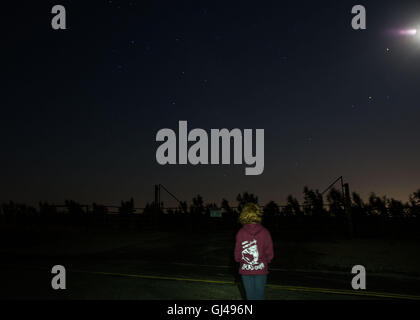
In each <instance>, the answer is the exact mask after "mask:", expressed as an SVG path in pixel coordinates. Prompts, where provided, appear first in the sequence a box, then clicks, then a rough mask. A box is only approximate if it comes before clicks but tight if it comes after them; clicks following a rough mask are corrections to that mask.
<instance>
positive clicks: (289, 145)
mask: <svg viewBox="0 0 420 320" xmlns="http://www.w3.org/2000/svg"><path fill="white" fill-rule="evenodd" d="M55 4H61V5H64V6H65V8H66V10H67V30H53V29H52V28H51V19H52V17H53V14H51V8H52V6H53V5H55ZM356 4H363V5H365V7H366V10H367V30H362V31H355V30H353V29H352V28H351V19H352V17H353V15H352V14H351V8H352V7H353V5H356ZM2 11H3V17H2V22H1V23H2V50H1V51H2V53H1V54H2V57H3V59H2V62H3V63H2V71H1V75H2V84H3V85H2V90H1V93H2V94H1V100H0V106H1V107H0V108H1V109H0V110H1V111H0V112H1V113H0V114H1V125H0V133H1V135H0V142H1V157H0V181H1V183H0V202H5V201H9V200H13V201H17V202H21V203H28V204H37V203H38V201H40V200H42V201H49V202H53V203H57V204H58V203H63V202H64V200H65V199H73V200H76V201H79V202H81V203H88V204H90V203H92V202H97V203H102V204H107V205H112V204H119V202H120V201H121V200H128V199H129V198H130V197H133V198H134V200H135V205H136V206H137V207H141V206H144V204H145V203H146V202H150V201H152V200H153V185H154V184H157V183H161V184H163V185H165V186H166V187H167V188H168V189H169V190H171V191H172V192H173V193H174V194H175V195H177V196H178V197H179V198H180V199H182V200H187V201H190V200H191V199H192V197H193V196H194V195H196V194H197V193H199V194H201V195H202V196H203V198H204V201H205V202H210V201H212V202H213V201H214V202H217V203H220V200H221V199H222V198H227V199H228V200H230V201H231V202H233V201H234V199H235V197H236V195H237V194H238V193H239V192H243V191H249V192H253V193H255V194H256V195H258V196H259V199H260V202H261V203H262V204H264V203H266V202H267V201H269V200H275V201H276V202H278V203H279V204H284V203H285V200H286V197H287V195H289V194H293V195H295V196H297V197H298V199H300V198H301V194H302V190H303V187H304V186H305V185H307V186H309V187H310V188H313V189H320V191H322V190H323V189H324V188H325V187H327V186H328V185H329V183H330V182H332V181H333V180H334V179H335V178H337V177H338V176H341V175H342V176H344V179H345V180H346V181H347V182H349V184H350V188H351V191H358V192H359V193H360V194H361V195H362V196H363V197H364V198H365V199H366V197H367V196H368V195H369V193H370V192H371V191H374V192H376V193H377V194H379V195H385V194H386V195H387V196H388V197H394V198H396V199H399V200H404V201H406V200H407V199H408V195H409V194H410V193H411V192H413V191H415V190H417V189H418V188H420V170H419V163H420V148H419V141H420V128H419V119H420V108H419V106H420V104H419V101H420V32H419V33H418V34H417V35H415V36H399V35H397V34H395V32H391V30H397V29H401V28H418V29H419V30H420V2H419V1H385V0H381V1H371V0H369V1H363V2H362V3H359V2H358V1H354V0H353V1H342V0H341V1H336V0H334V1H333V0H330V1H326V0H322V1H309V0H308V1H278V0H277V1H252V2H251V1H249V2H246V1H238V2H234V1H223V2H217V1H143V2H141V1H134V0H133V1H115V0H112V1H105V0H104V1H61V0H60V1H42V2H39V1H31V2H29V1H27V2H19V3H16V4H14V5H11V4H9V5H7V6H6V5H5V6H4V7H3V9H2ZM179 120H187V121H188V126H189V129H193V128H203V129H205V130H210V128H217V129H221V128H228V129H232V128H239V129H241V130H243V129H246V128H250V129H264V130H265V166H264V167H265V169H264V172H263V174H262V175H259V176H246V175H245V174H244V168H245V164H244V165H233V164H232V165H198V166H192V165H172V166H170V165H166V166H161V165H159V164H157V162H156V158H155V155H156V149H157V147H158V146H159V145H160V143H158V142H156V141H155V136H156V133H157V131H158V130H160V129H162V128H172V129H174V130H175V131H177V128H178V121H179ZM163 201H164V202H165V205H172V204H174V202H173V201H172V200H170V199H169V198H168V197H166V196H165V197H164V198H163Z"/></svg>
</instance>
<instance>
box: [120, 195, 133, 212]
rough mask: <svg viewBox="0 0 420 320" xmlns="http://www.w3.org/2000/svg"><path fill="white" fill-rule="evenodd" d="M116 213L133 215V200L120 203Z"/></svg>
mask: <svg viewBox="0 0 420 320" xmlns="http://www.w3.org/2000/svg"><path fill="white" fill-rule="evenodd" d="M118 212H119V213H120V214H121V215H129V214H132V213H134V199H133V198H131V199H130V201H121V206H120V207H119V208H118Z"/></svg>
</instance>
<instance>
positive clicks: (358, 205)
mask: <svg viewBox="0 0 420 320" xmlns="http://www.w3.org/2000/svg"><path fill="white" fill-rule="evenodd" d="M352 198H353V201H352V215H353V217H355V218H358V217H364V216H366V215H367V212H366V205H365V203H364V202H363V200H362V198H361V197H360V195H359V194H358V193H356V192H353V193H352Z"/></svg>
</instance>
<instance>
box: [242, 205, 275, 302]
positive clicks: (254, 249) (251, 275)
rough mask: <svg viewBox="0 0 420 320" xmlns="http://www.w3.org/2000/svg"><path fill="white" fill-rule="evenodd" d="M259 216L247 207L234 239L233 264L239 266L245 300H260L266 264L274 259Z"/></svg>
mask: <svg viewBox="0 0 420 320" xmlns="http://www.w3.org/2000/svg"><path fill="white" fill-rule="evenodd" d="M261 216H262V214H261V211H260V209H259V207H258V206H257V205H256V204H253V203H250V204H247V205H246V206H245V207H244V209H243V210H242V212H241V215H240V217H239V221H240V223H241V224H242V225H243V227H242V228H241V229H240V230H239V231H238V233H237V235H236V245H235V261H237V262H239V274H241V276H242V281H243V283H244V287H245V291H246V294H247V299H248V300H259V299H263V298H264V288H265V283H266V280H267V274H268V264H269V263H270V262H271V260H272V259H273V256H274V253H273V242H272V239H271V235H270V232H269V231H268V230H267V229H266V228H264V227H263V226H262V225H261V224H260V222H261Z"/></svg>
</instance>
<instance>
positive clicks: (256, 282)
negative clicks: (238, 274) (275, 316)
mask: <svg viewBox="0 0 420 320" xmlns="http://www.w3.org/2000/svg"><path fill="white" fill-rule="evenodd" d="M266 281H267V275H266V274H263V275H244V274H243V275H242V282H243V284H244V287H245V292H246V298H247V300H264V288H265V283H266Z"/></svg>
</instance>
